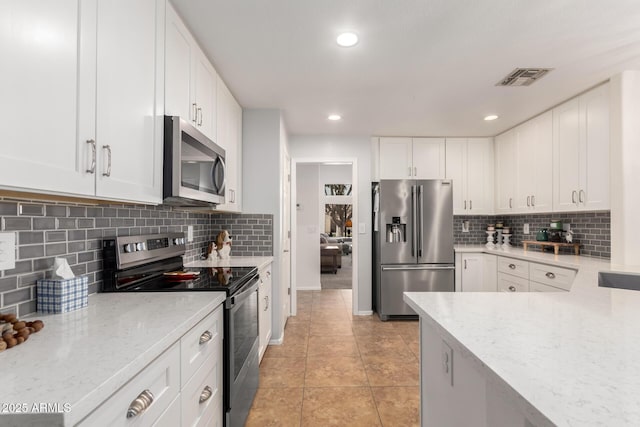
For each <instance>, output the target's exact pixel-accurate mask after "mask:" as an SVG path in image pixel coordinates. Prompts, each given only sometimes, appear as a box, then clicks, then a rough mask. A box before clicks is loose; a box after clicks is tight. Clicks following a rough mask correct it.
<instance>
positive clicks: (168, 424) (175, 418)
mask: <svg viewBox="0 0 640 427" xmlns="http://www.w3.org/2000/svg"><path fill="white" fill-rule="evenodd" d="M179 425H180V396H179V395H178V396H177V397H176V398H175V399H173V402H171V405H170V406H169V407H168V408H167V410H166V411H164V413H163V414H162V415H160V418H158V419H157V420H156V422H155V423H153V427H176V426H179Z"/></svg>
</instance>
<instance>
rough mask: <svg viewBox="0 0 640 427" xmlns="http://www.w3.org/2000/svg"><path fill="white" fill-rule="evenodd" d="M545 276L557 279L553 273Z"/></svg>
mask: <svg viewBox="0 0 640 427" xmlns="http://www.w3.org/2000/svg"><path fill="white" fill-rule="evenodd" d="M545 276H547V277H548V278H549V279H555V278H556V275H555V274H553V273H552V272H548V273H547V274H545Z"/></svg>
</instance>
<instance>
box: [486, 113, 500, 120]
mask: <svg viewBox="0 0 640 427" xmlns="http://www.w3.org/2000/svg"><path fill="white" fill-rule="evenodd" d="M497 118H498V116H496V115H495V114H491V115H489V116H486V117H485V118H484V119H485V120H486V121H488V122H490V121H491V120H495V119H497Z"/></svg>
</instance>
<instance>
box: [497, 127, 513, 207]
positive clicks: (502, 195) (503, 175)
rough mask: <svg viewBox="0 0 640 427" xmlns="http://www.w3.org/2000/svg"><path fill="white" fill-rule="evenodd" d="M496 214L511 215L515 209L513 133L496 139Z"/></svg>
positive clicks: (504, 134) (510, 132)
mask: <svg viewBox="0 0 640 427" xmlns="http://www.w3.org/2000/svg"><path fill="white" fill-rule="evenodd" d="M495 149H496V156H495V159H496V175H495V182H496V185H495V189H496V196H495V205H496V213H510V212H512V211H513V209H514V207H515V200H514V198H515V189H516V186H515V177H516V141H515V133H514V132H513V131H509V132H505V133H503V134H502V135H498V136H497V137H496V144H495Z"/></svg>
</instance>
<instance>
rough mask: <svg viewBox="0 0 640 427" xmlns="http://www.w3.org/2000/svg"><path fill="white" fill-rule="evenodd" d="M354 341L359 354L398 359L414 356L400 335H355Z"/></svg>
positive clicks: (412, 357)
mask: <svg viewBox="0 0 640 427" xmlns="http://www.w3.org/2000/svg"><path fill="white" fill-rule="evenodd" d="M354 325H355V323H354ZM356 342H357V343H358V349H359V350H360V354H361V355H377V356H389V357H393V358H396V359H400V360H407V359H414V358H415V356H414V355H413V353H412V352H411V350H409V347H408V346H407V345H406V344H405V342H404V340H403V339H402V337H401V336H400V335H356Z"/></svg>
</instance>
